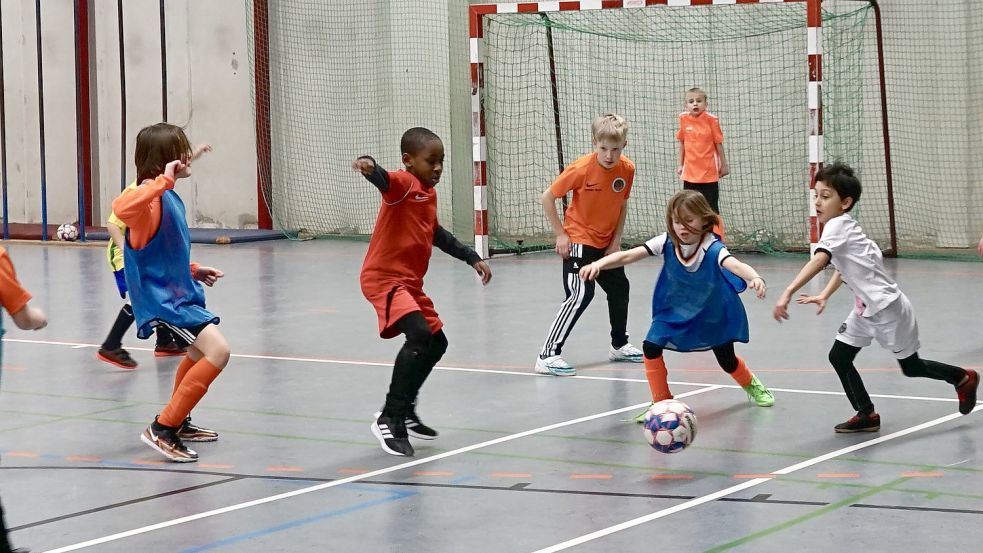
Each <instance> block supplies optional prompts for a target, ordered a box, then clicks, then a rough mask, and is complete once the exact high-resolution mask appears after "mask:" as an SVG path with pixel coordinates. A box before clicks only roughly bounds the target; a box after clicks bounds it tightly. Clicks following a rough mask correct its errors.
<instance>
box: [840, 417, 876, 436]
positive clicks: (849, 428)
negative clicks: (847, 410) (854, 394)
mask: <svg viewBox="0 0 983 553" xmlns="http://www.w3.org/2000/svg"><path fill="white" fill-rule="evenodd" d="M880 429H881V416H880V415H878V414H877V413H871V414H869V415H867V414H864V413H857V414H856V415H854V416H853V417H852V418H851V419H850V420H848V421H846V422H841V423H840V424H837V425H836V426H834V427H833V430H835V431H836V432H837V433H838V434H850V433H853V432H877V431H878V430H880Z"/></svg>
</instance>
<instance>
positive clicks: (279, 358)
mask: <svg viewBox="0 0 983 553" xmlns="http://www.w3.org/2000/svg"><path fill="white" fill-rule="evenodd" d="M4 341H6V342H18V343H22V344H40V345H53V346H71V347H72V348H73V349H79V348H85V347H91V348H98V347H100V346H99V345H98V344H84V343H79V342H56V341H50V340H24V339H18V338H5V339H4ZM127 349H130V350H133V351H153V348H142V347H128V348H127ZM231 356H232V357H238V358H241V359H260V360H264V361H296V362H300V363H318V364H325V365H356V366H367V367H392V363H378V362H375V361H350V360H345V359H322V358H317V357H289V356H283V355H251V354H246V353H233V354H232V355H231ZM434 369H435V370H438V371H452V372H471V373H483V374H500V375H512V376H526V377H529V376H532V377H535V378H563V379H565V380H566V379H574V380H600V381H605V382H640V383H647V382H648V381H647V380H645V379H644V378H621V377H617V376H585V375H577V376H564V377H555V376H546V375H541V374H539V373H535V372H531V371H529V372H522V371H505V370H499V369H477V368H471V367H447V366H437V367H434ZM669 384H672V385H674V386H717V387H719V388H735V389H740V386H738V385H736V384H713V383H710V382H689V381H686V382H684V381H681V380H670V381H669ZM769 390H771V391H772V392H787V393H790V394H814V395H828V396H845V395H846V394H845V393H843V392H830V391H826V390H802V389H796V388H769ZM870 397H874V398H878V399H908V400H915V401H940V402H945V403H955V402H958V401H959V400H958V399H955V398H944V397H928V396H899V395H893V394H870ZM978 403H983V400H980V401H979V402H978Z"/></svg>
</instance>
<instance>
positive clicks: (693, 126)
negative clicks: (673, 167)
mask: <svg viewBox="0 0 983 553" xmlns="http://www.w3.org/2000/svg"><path fill="white" fill-rule="evenodd" d="M676 140H679V141H680V142H682V143H683V180H684V181H686V182H692V183H706V182H717V181H719V180H720V173H719V171H718V168H717V163H718V160H717V144H723V142H724V133H723V131H721V130H720V121H719V120H718V119H717V116H716V115H714V114H712V113H710V112H708V111H704V112H703V113H701V114H700V115H698V116H696V117H693V116H692V115H690V114H689V113H688V112H683V113H680V114H679V131H678V132H676Z"/></svg>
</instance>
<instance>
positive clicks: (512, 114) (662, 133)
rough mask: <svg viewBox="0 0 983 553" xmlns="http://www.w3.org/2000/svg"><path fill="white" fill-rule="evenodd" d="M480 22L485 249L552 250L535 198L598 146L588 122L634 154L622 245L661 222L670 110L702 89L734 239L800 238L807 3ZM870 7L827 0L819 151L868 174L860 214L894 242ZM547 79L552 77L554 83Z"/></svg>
mask: <svg viewBox="0 0 983 553" xmlns="http://www.w3.org/2000/svg"><path fill="white" fill-rule="evenodd" d="M482 19H483V23H482V25H483V27H482V34H483V36H482V38H481V39H480V46H479V47H480V51H481V56H482V60H483V64H484V65H483V83H482V85H483V86H482V87H481V90H480V94H481V96H480V98H481V109H482V112H483V117H484V125H485V127H484V129H485V145H484V147H485V149H486V156H487V167H486V172H487V177H486V178H487V193H486V194H487V196H486V202H487V216H488V235H489V240H490V246H491V249H492V251H495V250H496V249H497V250H515V249H529V248H537V247H547V246H549V245H551V244H552V243H553V234H552V231H551V229H550V227H549V225H548V223H547V221H546V218H545V217H544V216H543V212H542V206H541V204H540V202H539V198H540V196H541V194H542V192H543V190H545V188H546V187H547V186H549V184H550V183H551V182H552V181H553V180H554V179H555V178H556V176H557V175H558V174H559V172H560V171H561V169H562V167H564V166H566V165H567V164H569V163H571V162H573V161H574V160H575V159H577V158H578V157H580V156H581V155H584V154H587V153H589V152H591V150H592V146H591V136H590V122H591V119H592V118H593V117H595V116H596V115H599V114H603V113H606V112H617V113H620V114H622V115H624V116H625V117H626V118H627V120H628V122H629V125H630V130H629V133H628V147H627V148H626V150H625V155H627V156H628V157H629V158H631V159H632V160H633V161H634V162H635V165H636V168H637V172H636V177H635V184H634V187H633V189H632V195H631V200H630V202H629V212H628V217H627V221H626V224H625V232H624V240H625V242H628V243H639V242H642V241H644V240H646V239H648V238H650V237H651V236H653V235H656V234H659V233H661V232H664V231H665V230H666V229H665V206H666V203H667V201H668V199H669V197H670V196H671V195H672V194H674V193H675V192H676V191H678V190H680V189H681V188H682V183H681V181H680V180H679V179H678V177H677V176H676V172H675V169H676V167H677V163H678V155H679V153H678V152H679V145H678V142H677V141H676V139H675V134H676V130H677V126H678V122H677V121H678V120H677V117H678V115H679V113H680V112H681V111H682V110H683V98H684V94H685V91H686V90H687V89H689V88H692V87H700V88H702V89H704V90H706V91H707V93H708V96H709V107H708V109H709V111H710V112H712V113H714V114H715V115H717V116H718V117H719V119H720V122H721V127H722V129H723V132H724V135H725V139H724V150H725V153H726V156H727V159H728V161H729V164H730V170H731V174H730V175H729V176H726V177H724V178H723V179H722V180H721V182H720V209H721V213H722V215H723V217H724V220H725V222H726V229H727V242H728V245H730V246H731V247H733V248H737V249H748V250H761V251H789V250H805V249H808V247H809V217H810V209H809V156H808V146H807V140H808V128H807V127H808V114H809V110H808V106H807V83H808V79H809V75H808V63H807V36H808V35H807V25H806V4H805V2H782V3H753V4H734V5H701V6H688V5H687V6H667V5H658V6H650V7H645V8H622V9H597V10H582V11H557V12H549V13H494V14H486V15H485V16H484V17H482ZM873 20H874V18H873V13H872V9H871V7H870V6H869V5H868V4H867V3H865V2H856V1H846V0H843V1H836V0H825V1H824V2H823V21H822V53H823V71H822V104H823V134H824V142H823V157H824V160H825V162H827V163H829V162H831V161H833V160H842V161H845V162H847V163H849V164H850V165H852V166H853V167H854V168H855V169H856V170H857V172H858V173H859V175H858V176H859V177H860V178H861V180H862V181H863V183H864V196H863V202H862V203H861V204H859V205H858V209H856V210H854V213H853V214H854V216H855V217H857V218H858V219H859V220H860V222H861V224H862V225H863V227H864V229H865V230H866V231H867V233H868V234H869V235H870V236H871V237H872V238H873V239H875V240H876V241H878V243H879V244H881V246H882V248H884V249H887V247H888V245H889V244H890V243H891V242H890V238H891V237H890V225H889V210H888V201H887V186H886V177H885V153H884V152H885V149H884V140H883V134H882V118H881V104H880V80H879V75H878V71H877V49H876V48H877V45H876V35H875V27H874V21H873ZM554 83H555V86H554Z"/></svg>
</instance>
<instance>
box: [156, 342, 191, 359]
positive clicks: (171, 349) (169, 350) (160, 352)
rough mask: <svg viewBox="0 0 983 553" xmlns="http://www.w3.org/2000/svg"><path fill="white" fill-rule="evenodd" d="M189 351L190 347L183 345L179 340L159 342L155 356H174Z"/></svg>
mask: <svg viewBox="0 0 983 553" xmlns="http://www.w3.org/2000/svg"><path fill="white" fill-rule="evenodd" d="M187 351H188V348H184V347H181V346H179V345H178V344H177V342H170V343H167V344H157V346H156V347H155V348H154V357H172V356H175V355H184V354H185V353H186V352H187Z"/></svg>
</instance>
